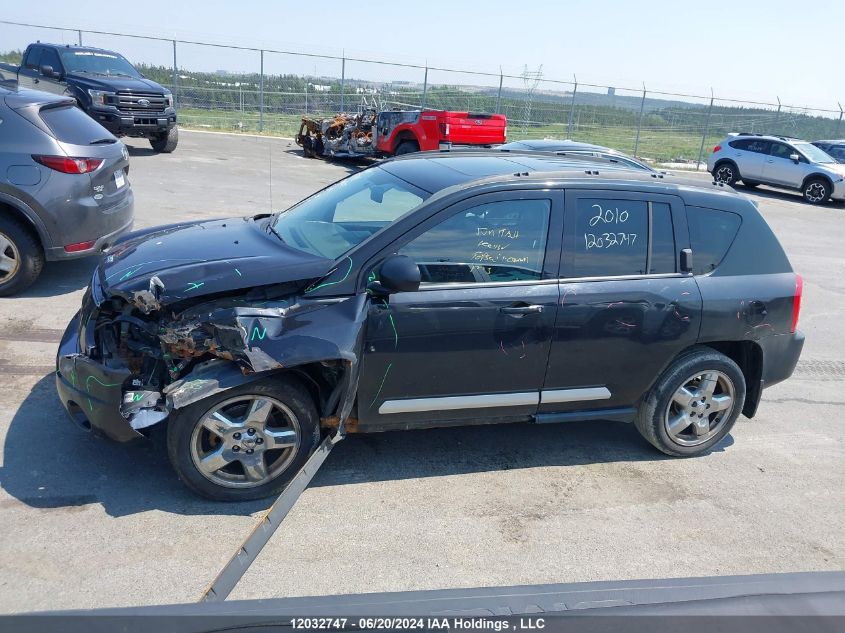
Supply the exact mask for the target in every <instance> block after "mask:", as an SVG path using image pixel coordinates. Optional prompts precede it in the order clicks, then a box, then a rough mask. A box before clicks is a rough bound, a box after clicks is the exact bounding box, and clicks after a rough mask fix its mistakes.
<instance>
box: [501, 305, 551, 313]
mask: <svg viewBox="0 0 845 633" xmlns="http://www.w3.org/2000/svg"><path fill="white" fill-rule="evenodd" d="M499 311H500V312H502V313H504V314H533V313H537V312H542V311H543V306H541V305H518V306H505V307H502V308H499Z"/></svg>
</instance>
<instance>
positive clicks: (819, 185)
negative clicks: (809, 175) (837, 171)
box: [801, 178, 832, 204]
mask: <svg viewBox="0 0 845 633" xmlns="http://www.w3.org/2000/svg"><path fill="white" fill-rule="evenodd" d="M801 193H802V194H803V195H804V201H805V202H808V203H809V204H824V203H825V202H827V201H828V199H829V198H830V194H831V193H832V192H831V190H830V185H829V184H828V182H827V181H826V180H824V179H823V178H813V179H812V180H808V181H807V182H806V183H804V189H802V191H801Z"/></svg>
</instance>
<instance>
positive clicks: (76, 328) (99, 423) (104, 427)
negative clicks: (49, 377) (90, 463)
mask: <svg viewBox="0 0 845 633" xmlns="http://www.w3.org/2000/svg"><path fill="white" fill-rule="evenodd" d="M80 321H81V313H80V312H77V313H76V315H75V316H74V317H73V319H72V320H71V322H70V323H69V324H68V326H67V329H66V330H65V333H64V335H63V336H62V341H61V343H60V344H59V352H58V355H57V356H56V390H57V391H58V394H59V399H60V400H61V402H62V406H63V407H64V408H65V411H67V413H68V415H69V416H70V418H71V420H73V421H74V422H75V423H76V424H77V425H78V426H80V427H82V428H84V429H86V430H90V431H94V432H95V433H98V434H100V435H104V436H106V437H108V438H110V439H112V440H115V441H117V442H130V441H133V440H136V439H140V438H142V437H143V435H142V434H141V433H139V432H138V431H136V430H135V429H133V428H132V427H131V426H130V424H129V421H128V420H126V419H125V418H124V417H123V416H122V415H121V413H120V406H121V403H122V399H123V384H124V383H125V382H126V380H127V379H128V378H129V377H130V372H129V370H128V369H113V368H110V367H106V366H105V365H103V364H102V363H98V362H96V361H95V360H93V359H92V358H89V357H88V356H86V355H85V354H84V353H82V348H81V346H80V343H79V338H80Z"/></svg>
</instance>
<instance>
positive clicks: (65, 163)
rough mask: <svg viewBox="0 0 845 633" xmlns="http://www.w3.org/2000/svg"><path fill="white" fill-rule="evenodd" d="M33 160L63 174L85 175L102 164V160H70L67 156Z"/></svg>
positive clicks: (44, 157) (34, 158) (42, 157)
mask: <svg viewBox="0 0 845 633" xmlns="http://www.w3.org/2000/svg"><path fill="white" fill-rule="evenodd" d="M32 158H33V160H35V161H36V162H39V163H41V164H42V165H44V166H45V167H49V168H50V169H55V170H56V171H60V172H62V173H63V174H87V173H90V172H92V171H94V170H95V169H97V168H98V167H99V166H100V165H102V164H103V159H102V158H71V157H69V156H33V157H32Z"/></svg>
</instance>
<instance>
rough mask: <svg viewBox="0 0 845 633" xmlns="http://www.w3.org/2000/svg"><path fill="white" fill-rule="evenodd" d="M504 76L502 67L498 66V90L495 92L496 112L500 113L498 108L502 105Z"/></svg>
mask: <svg viewBox="0 0 845 633" xmlns="http://www.w3.org/2000/svg"><path fill="white" fill-rule="evenodd" d="M504 78H505V76H504V74H502V67H501V66H499V92H497V93H496V114H501V113H502V111H501V110H500V108H501V107H502V82H503V80H504Z"/></svg>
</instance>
